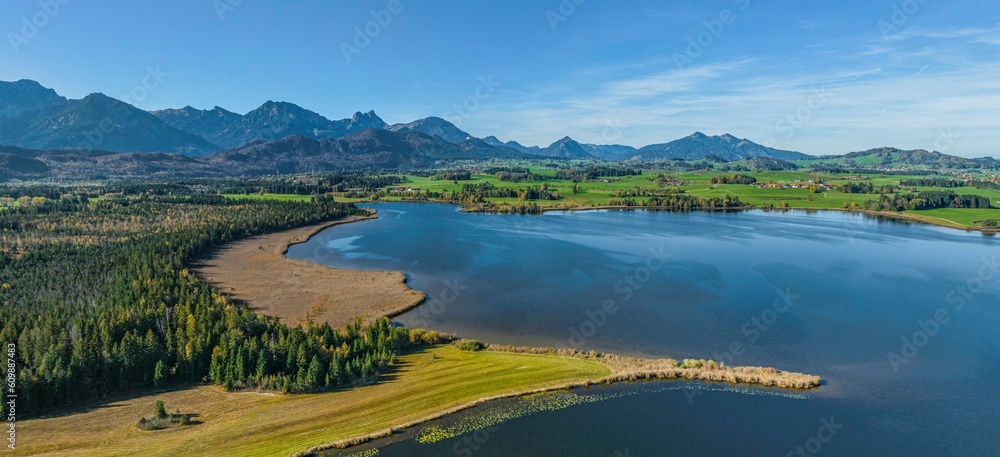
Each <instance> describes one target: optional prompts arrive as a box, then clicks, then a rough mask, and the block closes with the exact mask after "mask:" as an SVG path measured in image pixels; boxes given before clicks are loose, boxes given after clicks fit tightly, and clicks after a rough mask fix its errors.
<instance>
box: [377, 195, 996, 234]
mask: <svg viewBox="0 0 1000 457" xmlns="http://www.w3.org/2000/svg"><path fill="white" fill-rule="evenodd" d="M392 203H406V204H437V205H450V206H456V207H457V208H458V211H459V212H460V213H469V214H505V213H498V212H492V211H485V210H474V209H466V208H465V207H463V206H462V205H461V204H459V203H455V202H446V201H377V202H362V203H361V204H367V205H379V204H392ZM539 210H541V212H542V214H544V213H549V212H563V213H576V212H585V211H642V210H646V211H661V212H671V213H687V212H706V213H735V212H743V211H754V210H759V211H807V212H808V211H833V212H838V213H846V214H863V215H867V216H873V217H885V218H887V219H896V220H901V221H906V222H915V223H920V224H926V225H930V226H934V227H944V228H949V229H953V230H961V231H963V232H980V233H982V234H984V235H992V234H996V233H1000V227H997V228H989V227H972V226H968V225H963V224H960V223H958V222H954V221H949V220H947V219H943V218H939V217H934V216H919V215H914V214H908V213H896V212H889V211H866V210H851V209H844V208H809V207H801V206H789V207H788V208H777V207H776V208H761V207H757V206H742V207H737V208H718V209H715V208H693V209H690V210H678V209H677V208H674V207H667V206H620V205H619V206H615V205H600V206H571V207H555V206H539ZM535 215H536V216H537V214H535ZM529 216H530V214H529Z"/></svg>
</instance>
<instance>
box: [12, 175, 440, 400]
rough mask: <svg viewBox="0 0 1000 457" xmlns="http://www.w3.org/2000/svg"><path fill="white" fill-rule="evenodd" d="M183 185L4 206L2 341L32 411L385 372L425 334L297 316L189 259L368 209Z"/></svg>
mask: <svg viewBox="0 0 1000 457" xmlns="http://www.w3.org/2000/svg"><path fill="white" fill-rule="evenodd" d="M62 192H66V189H62ZM183 193H184V189H176V188H172V189H170V192H159V191H156V189H152V190H150V191H147V192H142V193H139V194H138V195H133V196H130V197H123V196H121V195H120V194H119V195H118V196H112V197H111V198H106V197H100V198H93V197H89V196H87V194H86V192H85V191H82V190H81V191H76V192H73V191H70V192H69V193H63V194H61V195H60V194H59V193H58V192H53V194H56V195H51V196H52V197H54V198H36V199H34V200H32V201H24V202H22V204H21V205H20V206H18V207H15V208H10V209H7V210H4V211H0V282H2V284H0V341H4V342H14V343H16V345H17V352H16V357H15V358H16V364H17V392H18V396H19V402H18V412H19V413H21V414H27V415H37V414H40V413H43V412H44V411H46V410H48V409H51V408H53V407H57V406H60V405H67V404H71V403H75V402H79V401H83V400H88V399H92V398H99V397H104V396H107V395H110V394H114V393H118V392H123V391H128V390H131V389H137V388H148V387H165V386H169V385H171V384H177V383H191V382H205V381H210V382H214V383H216V384H218V385H220V386H223V387H225V388H227V389H246V388H262V389H273V390H280V391H283V392H305V391H315V390H321V389H326V388H331V387H335V386H338V385H343V384H349V383H356V382H364V381H367V380H370V379H372V378H373V377H374V376H376V375H377V374H378V373H379V372H380V371H381V370H384V369H385V367H386V366H387V365H389V364H390V363H392V361H393V359H394V357H395V356H396V355H397V354H398V353H399V351H400V349H401V348H403V347H404V346H407V345H410V344H411V343H410V341H409V333H408V332H407V331H406V330H404V329H396V328H393V327H392V326H391V325H390V323H389V321H388V320H387V319H382V320H379V321H377V322H376V323H374V324H372V325H370V326H363V325H361V324H360V323H357V324H354V325H351V326H349V327H348V328H347V329H341V330H335V329H332V328H331V327H330V326H329V325H327V324H323V325H317V324H310V325H308V326H307V327H305V328H303V327H296V328H290V327H288V326H286V325H284V324H282V323H281V322H279V321H277V320H275V319H271V318H268V317H264V316H260V315H257V314H255V313H254V312H252V311H250V310H247V309H245V308H243V307H241V306H239V305H238V304H236V303H234V302H232V301H230V300H229V299H228V298H226V297H224V296H223V295H221V294H220V293H219V292H218V291H216V290H214V289H212V288H211V287H210V286H209V285H207V284H206V283H204V282H202V281H200V280H199V279H198V278H196V277H194V276H193V275H192V274H190V273H189V272H188V271H187V270H186V269H185V265H186V264H187V263H188V262H190V261H193V260H195V259H197V258H198V257H199V256H202V255H204V254H206V253H207V252H209V251H210V250H211V249H213V248H214V247H217V246H219V245H221V244H222V243H225V242H228V241H231V240H234V239H238V238H244V237H248V236H252V235H255V234H260V233H264V232H270V231H275V230H280V229H286V228H293V227H298V226H303V225H308V224H314V223H319V222H323V221H328V220H331V219H334V218H337V217H341V216H346V215H350V214H356V213H359V212H361V210H360V209H358V208H356V207H355V206H353V205H350V204H342V203H337V202H334V201H333V199H332V198H330V197H314V198H313V199H312V201H311V202H308V203H299V202H278V201H251V200H228V199H225V198H222V197H219V196H214V195H197V194H189V195H182V194H183ZM432 339H433V338H432ZM423 341H427V338H426V337H425V338H422V339H421V338H418V339H417V343H421V342H423ZM0 400H2V398H0Z"/></svg>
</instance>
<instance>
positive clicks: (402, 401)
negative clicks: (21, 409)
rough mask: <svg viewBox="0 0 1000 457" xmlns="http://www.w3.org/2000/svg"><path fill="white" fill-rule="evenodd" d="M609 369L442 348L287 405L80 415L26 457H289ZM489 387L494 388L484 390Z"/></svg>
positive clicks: (267, 398)
mask: <svg viewBox="0 0 1000 457" xmlns="http://www.w3.org/2000/svg"><path fill="white" fill-rule="evenodd" d="M611 372H612V371H611V369H610V368H609V367H607V366H605V365H603V364H601V363H598V362H593V361H588V360H582V359H576V358H569V357H558V356H540V355H531V354H511V353H498V352H465V351H459V350H458V349H455V348H453V347H438V348H434V349H430V350H426V351H422V352H418V353H413V354H409V355H405V356H403V357H402V358H401V361H400V364H399V365H398V369H397V370H396V371H395V372H392V373H389V374H386V375H384V376H383V378H384V379H383V382H381V383H379V384H376V385H373V386H365V387H358V388H354V389H348V390H342V391H337V392H331V393H324V394H314V395H292V396H282V395H273V394H263V393H249V392H248V393H226V392H223V391H222V390H220V389H218V388H216V387H207V386H200V387H193V388H189V389H185V390H178V391H172V392H167V393H161V394H155V395H145V396H141V397H137V398H129V399H127V400H120V401H114V402H111V403H109V404H95V405H93V406H92V407H91V408H90V409H87V410H85V411H81V412H78V413H76V414H71V415H65V416H60V417H55V418H48V419H40V420H31V421H24V422H21V423H19V424H18V430H19V431H20V433H19V434H18V438H19V439H18V453H17V455H51V456H112V455H114V456H131V455H143V456H178V455H184V456H198V455H205V456H216V455H221V454H220V451H219V450H220V449H222V450H225V451H224V452H222V454H225V455H227V456H244V455H245V456H249V455H253V456H270V455H275V456H280V455H288V454H293V453H296V452H299V451H302V450H305V449H308V448H310V447H312V446H317V445H322V444H325V443H330V442H335V441H338V440H342V439H346V438H351V437H355V436H359V435H365V434H369V433H373V432H376V431H379V430H384V429H386V428H389V427H391V426H394V425H399V424H403V423H407V422H412V421H415V420H418V419H421V418H424V417H427V416H429V415H433V414H435V413H439V412H443V411H447V410H449V409H452V408H455V407H458V406H461V405H464V404H468V403H470V402H473V401H476V400H478V399H481V398H485V397H491V396H496V395H500V394H507V393H515V392H523V391H528V390H532V389H536V388H541V387H546V386H557V385H563V384H566V383H570V382H578V381H584V380H591V379H599V378H602V377H604V376H608V375H609V374H611ZM485 380H488V382H484V381H485ZM158 399H162V400H164V402H165V403H166V407H167V409H168V410H169V411H171V412H172V411H174V410H177V409H179V410H180V411H181V412H182V413H194V414H197V415H198V416H197V417H195V418H194V420H195V421H198V422H201V423H198V424H196V425H191V426H188V427H182V428H174V429H167V430H161V431H155V432H146V431H141V430H139V429H138V428H137V427H136V422H137V421H138V420H139V418H140V417H143V416H147V417H148V416H150V415H151V414H152V411H153V405H154V403H155V402H156V400H158Z"/></svg>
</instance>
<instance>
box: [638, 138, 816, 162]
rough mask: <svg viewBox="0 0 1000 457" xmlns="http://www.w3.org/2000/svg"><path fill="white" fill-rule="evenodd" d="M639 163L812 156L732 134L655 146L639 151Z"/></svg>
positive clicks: (782, 158) (783, 158) (807, 157)
mask: <svg viewBox="0 0 1000 457" xmlns="http://www.w3.org/2000/svg"><path fill="white" fill-rule="evenodd" d="M638 152H639V153H638V155H637V156H636V157H635V158H636V159H637V160H643V161H657V160H669V159H683V160H692V159H695V160H697V159H704V158H705V157H706V156H709V155H715V156H717V157H720V158H723V159H725V160H740V159H753V158H757V157H766V158H771V159H779V160H786V161H790V160H802V159H809V158H812V156H809V155H807V154H803V153H801V152H795V151H783V150H780V149H774V148H769V147H767V146H763V145H760V144H757V143H754V142H752V141H750V140H747V139H740V138H736V137H734V136H732V135H730V134H728V133H727V134H725V135H717V136H707V135H705V134H704V133H701V132H695V133H694V134H692V135H690V136H687V137H684V138H681V139H678V140H674V141H671V142H669V143H663V144H653V145H649V146H646V147H644V148H641V149H639V151H638Z"/></svg>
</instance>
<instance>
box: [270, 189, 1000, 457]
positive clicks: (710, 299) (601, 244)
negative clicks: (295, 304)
mask: <svg viewBox="0 0 1000 457" xmlns="http://www.w3.org/2000/svg"><path fill="white" fill-rule="evenodd" d="M374 208H376V209H377V210H378V211H379V219H377V220H375V221H369V222H362V223H357V224H349V225H345V226H338V227H334V228H332V229H329V230H327V231H324V232H323V233H320V234H319V235H317V236H316V237H314V238H313V239H312V240H310V241H309V242H308V243H304V244H301V245H297V246H293V247H292V248H291V249H290V251H289V254H288V255H289V257H292V258H298V259H306V260H312V261H316V262H320V263H324V264H327V265H330V266H334V267H344V268H355V269H380V270H399V271H404V272H406V273H407V274H408V276H409V278H410V286H411V287H413V288H416V289H420V290H423V291H425V292H426V293H427V294H428V296H429V298H430V300H429V301H428V302H427V303H426V304H424V305H422V306H421V307H419V308H417V309H415V310H414V311H411V312H409V313H407V314H405V315H403V316H400V317H398V318H397V320H398V321H399V322H401V323H403V324H405V325H407V326H408V327H424V328H432V329H436V330H442V331H447V332H451V333H455V334H457V335H459V336H462V337H469V338H476V339H479V340H482V341H488V342H494V343H503V344H517V345H532V346H557V347H577V348H579V349H596V350H601V351H607V352H615V353H623V354H632V355H644V356H665V357H674V358H687V357H696V358H712V359H715V360H718V361H723V362H725V363H727V364H731V365H762V366H775V367H778V368H781V369H787V370H794V371H802V372H808V373H811V374H817V375H820V376H822V377H823V379H824V380H825V385H824V386H823V387H822V388H821V389H819V390H818V391H814V392H811V393H809V394H808V395H807V396H805V397H801V396H784V395H771V394H769V392H767V391H764V390H763V389H749V390H748V389H736V390H731V389H719V388H716V387H718V386H713V387H712V388H711V389H706V388H705V385H700V384H685V383H646V384H632V385H623V386H612V387H601V388H595V389H587V390H586V391H581V392H579V395H601V396H602V397H601V398H602V400H601V401H594V402H587V403H585V404H580V405H575V406H571V407H568V408H565V409H560V410H556V411H546V412H539V413H536V414H531V415H527V416H524V417H520V418H517V419H514V420H510V421H507V422H504V423H503V424H501V425H499V426H497V427H495V428H493V429H489V430H488V431H479V432H478V433H471V432H470V433H468V434H466V435H464V436H460V437H457V438H453V439H450V440H445V441H442V442H439V443H434V444H421V443H418V442H416V441H414V440H412V439H410V438H411V436H402V437H395V438H394V439H393V441H391V442H390V441H388V440H385V441H382V442H377V443H374V445H376V446H378V447H379V449H380V453H379V455H380V456H386V455H388V456H395V455H400V456H404V455H405V456H410V455H415V456H424V455H426V456H439V455H449V456H450V455H477V456H509V455H566V456H578V455H606V456H619V455H620V456H649V455H707V456H716V455H718V456H730V455H750V456H758V455H759V456H769V455H781V456H784V455H789V453H790V452H791V453H792V454H791V455H797V454H796V452H797V449H796V448H797V447H801V448H802V452H804V454H803V455H814V454H815V453H814V452H812V451H817V452H816V453H821V454H822V455H899V456H952V455H954V456H972V455H1000V437H998V431H1000V426H998V425H997V424H998V419H1000V386H998V382H997V380H998V379H1000V331H998V330H1000V264H994V259H995V260H996V261H997V262H1000V257H998V256H997V254H1000V249H998V247H1000V244H998V243H1000V239H997V238H994V237H987V236H983V235H980V234H970V233H965V232H961V231H956V230H951V229H943V228H937V227H931V226H926V225H917V224H908V223H899V222H890V221H884V220H878V219H873V218H866V217H863V216H858V215H852V214H844V213H837V212H816V213H805V212H785V213H782V212H770V213H768V212H760V211H751V212H742V213H661V212H643V211H637V212H617V211H611V212H578V213H547V214H545V215H544V216H516V215H487V214H463V213H459V212H458V211H457V209H456V208H455V207H453V206H447V205H413V204H381V205H376V206H374ZM890 354H893V355H892V356H890ZM484 382H488V380H484ZM477 409H479V408H477ZM475 414H479V412H478V411H471V412H469V413H467V415H475ZM459 419H460V417H459V418H458V419H456V418H449V419H446V420H445V421H440V422H441V423H440V425H442V426H445V425H447V424H448V423H449V422H448V421H455V420H459ZM831 422H832V425H831ZM821 429H824V430H826V431H822V430H821ZM830 430H833V431H835V432H836V433H831V432H830ZM470 440H471V441H470ZM470 443H471V445H472V446H473V447H474V449H473V447H470V446H469V444H470ZM467 452H472V454H467Z"/></svg>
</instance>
